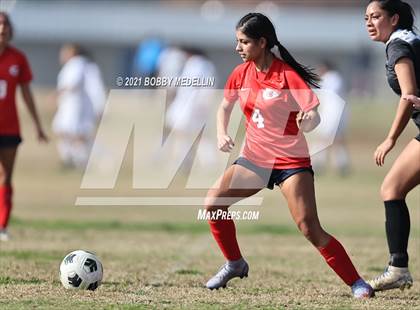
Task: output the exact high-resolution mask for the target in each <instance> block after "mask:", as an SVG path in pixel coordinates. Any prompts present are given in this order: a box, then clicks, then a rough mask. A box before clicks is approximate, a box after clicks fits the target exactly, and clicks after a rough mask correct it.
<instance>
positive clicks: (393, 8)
mask: <svg viewBox="0 0 420 310" xmlns="http://www.w3.org/2000/svg"><path fill="white" fill-rule="evenodd" d="M372 2H378V3H379V6H380V7H381V9H382V10H384V11H387V12H388V14H389V16H394V15H395V14H397V15H398V16H399V19H398V25H397V29H403V30H405V29H406V30H411V31H413V32H414V28H415V27H414V11H413V8H412V7H411V6H410V5H409V4H408V3H406V2H404V1H401V0H370V1H369V3H372Z"/></svg>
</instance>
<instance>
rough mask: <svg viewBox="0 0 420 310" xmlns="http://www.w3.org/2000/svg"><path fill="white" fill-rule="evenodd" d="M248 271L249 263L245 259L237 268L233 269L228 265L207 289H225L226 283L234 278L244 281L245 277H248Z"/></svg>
mask: <svg viewBox="0 0 420 310" xmlns="http://www.w3.org/2000/svg"><path fill="white" fill-rule="evenodd" d="M248 270H249V266H248V263H247V262H246V261H245V260H244V259H242V261H241V262H240V263H239V266H237V267H232V266H231V265H229V263H226V264H224V265H223V266H222V267H221V268H220V269H219V272H218V273H217V274H216V275H215V276H214V277H212V278H211V279H210V280H209V281H208V282H207V283H206V287H207V288H208V289H210V290H213V289H219V288H220V287H223V288H225V287H226V283H228V281H230V280H231V279H233V278H236V277H239V278H241V279H242V278H243V277H248Z"/></svg>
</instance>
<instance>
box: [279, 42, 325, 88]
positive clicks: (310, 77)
mask: <svg viewBox="0 0 420 310" xmlns="http://www.w3.org/2000/svg"><path fill="white" fill-rule="evenodd" d="M276 45H277V48H278V49H279V52H280V56H281V58H283V60H284V61H285V62H286V63H287V64H288V65H289V66H291V67H292V68H293V69H294V70H295V71H296V72H297V74H299V76H300V77H302V78H303V79H304V80H305V81H306V82H307V83H308V84H310V85H312V86H313V87H315V88H320V86H319V81H320V80H321V79H320V78H319V76H318V74H316V73H315V72H313V71H312V69H311V68H309V67H307V66H304V65H302V64H300V63H298V62H297V61H296V59H294V58H293V56H292V55H291V54H290V53H289V51H288V50H287V49H286V48H285V47H284V46H283V45H281V44H280V42H279V41H277V43H276Z"/></svg>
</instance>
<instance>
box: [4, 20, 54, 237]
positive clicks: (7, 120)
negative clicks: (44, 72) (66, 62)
mask: <svg viewBox="0 0 420 310" xmlns="http://www.w3.org/2000/svg"><path fill="white" fill-rule="evenodd" d="M12 36H13V28H12V25H11V23H10V19H9V16H8V15H7V14H6V13H4V12H0V241H6V240H8V239H9V235H8V234H7V230H6V229H7V224H8V221H9V217H10V212H11V210H12V195H13V190H12V173H13V166H14V162H15V158H16V151H17V148H18V145H19V143H20V142H21V141H22V139H21V137H20V130H19V120H18V115H17V108H16V102H15V93H16V87H17V86H18V85H20V87H21V90H22V97H23V99H24V102H25V104H26V106H27V108H28V110H29V113H30V115H31V117H32V119H33V120H34V123H35V127H36V130H37V134H38V139H39V140H40V141H46V140H47V138H46V135H45V134H44V132H43V130H42V127H41V123H40V121H39V117H38V113H37V111H36V108H35V104H34V99H33V96H32V92H31V89H30V86H29V83H30V81H31V80H32V73H31V69H30V67H29V64H28V61H27V60H26V57H25V55H24V54H23V53H22V52H20V51H19V50H17V49H16V48H14V47H13V46H10V45H9V42H10V40H11V39H12Z"/></svg>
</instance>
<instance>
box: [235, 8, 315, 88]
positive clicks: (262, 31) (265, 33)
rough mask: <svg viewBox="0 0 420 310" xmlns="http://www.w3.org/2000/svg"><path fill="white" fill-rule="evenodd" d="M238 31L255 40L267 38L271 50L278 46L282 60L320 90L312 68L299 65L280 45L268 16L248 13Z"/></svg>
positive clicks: (240, 22) (237, 27)
mask: <svg viewBox="0 0 420 310" xmlns="http://www.w3.org/2000/svg"><path fill="white" fill-rule="evenodd" d="M236 29H237V30H240V31H241V32H243V33H244V34H245V35H246V36H247V37H250V38H252V39H254V40H259V39H260V38H265V39H266V40H267V48H268V49H269V50H271V49H272V48H273V47H274V46H277V47H278V49H279V52H280V56H281V58H282V59H283V60H284V61H285V62H286V63H287V64H288V65H289V66H291V67H292V68H293V69H294V70H295V71H296V72H297V74H299V76H300V77H301V78H302V79H303V80H304V81H305V82H306V83H308V84H310V85H312V86H313V87H315V88H319V84H318V83H319V81H320V78H319V76H318V75H317V74H316V73H314V72H313V71H312V69H311V68H309V67H307V66H304V65H302V64H300V63H298V62H297V61H296V60H295V59H294V58H293V56H292V55H291V54H290V53H289V52H288V50H287V49H286V48H285V47H284V46H283V45H281V44H280V42H279V40H278V39H277V35H276V30H275V29H274V26H273V24H272V23H271V21H270V20H269V19H268V17H267V16H265V15H263V14H261V13H248V14H247V15H245V16H244V17H242V18H241V19H240V20H239V22H238V24H237V25H236Z"/></svg>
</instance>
